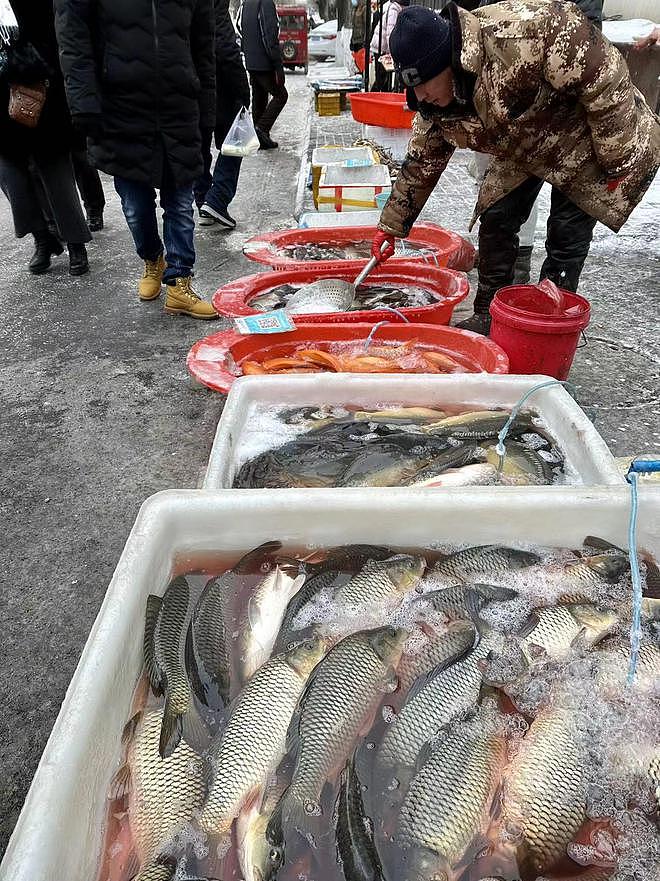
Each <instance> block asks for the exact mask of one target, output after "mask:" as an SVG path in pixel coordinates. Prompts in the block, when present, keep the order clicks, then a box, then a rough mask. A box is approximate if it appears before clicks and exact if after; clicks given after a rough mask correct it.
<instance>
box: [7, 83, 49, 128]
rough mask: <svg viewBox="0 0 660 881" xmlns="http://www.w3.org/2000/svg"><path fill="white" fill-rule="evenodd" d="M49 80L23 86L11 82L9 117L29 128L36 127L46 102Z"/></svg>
mask: <svg viewBox="0 0 660 881" xmlns="http://www.w3.org/2000/svg"><path fill="white" fill-rule="evenodd" d="M47 89H48V82H47V81H44V82H41V83H35V84H34V85H32V86H23V85H19V84H17V83H11V84H10V86H9V118H10V119H13V120H14V122H17V123H18V124H19V125H24V126H27V128H36V127H37V124H38V122H39V117H40V116H41V111H42V110H43V109H44V104H45V103H46V90H47Z"/></svg>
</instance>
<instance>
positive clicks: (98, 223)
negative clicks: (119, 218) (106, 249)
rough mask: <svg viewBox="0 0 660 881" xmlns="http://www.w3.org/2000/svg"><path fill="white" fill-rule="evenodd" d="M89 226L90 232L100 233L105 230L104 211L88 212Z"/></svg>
mask: <svg viewBox="0 0 660 881" xmlns="http://www.w3.org/2000/svg"><path fill="white" fill-rule="evenodd" d="M87 226H88V227H89V231H90V232H100V231H101V230H102V229H103V209H102V208H101V209H97V208H95V209H94V210H93V211H88V212H87Z"/></svg>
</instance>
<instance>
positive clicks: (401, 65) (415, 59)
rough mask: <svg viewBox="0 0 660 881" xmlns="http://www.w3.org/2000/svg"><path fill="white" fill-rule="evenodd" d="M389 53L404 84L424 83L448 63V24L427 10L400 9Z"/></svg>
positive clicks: (414, 7)
mask: <svg viewBox="0 0 660 881" xmlns="http://www.w3.org/2000/svg"><path fill="white" fill-rule="evenodd" d="M390 52H391V53H392V58H393V59H394V64H395V67H396V69H397V71H398V72H399V73H400V75H401V79H402V80H403V82H404V84H405V85H406V86H410V87H414V86H419V85H421V84H422V83H426V82H428V81H429V80H430V79H433V77H434V76H437V75H438V74H439V73H442V71H443V70H445V68H447V67H449V66H450V64H451V25H450V24H449V22H448V21H447V20H446V19H444V18H441V17H440V16H439V15H437V14H436V13H435V12H433V11H432V10H431V9H426V7H424V6H409V7H408V8H407V9H402V10H401V12H400V13H399V17H398V18H397V20H396V24H395V26H394V30H393V31H392V34H391V36H390Z"/></svg>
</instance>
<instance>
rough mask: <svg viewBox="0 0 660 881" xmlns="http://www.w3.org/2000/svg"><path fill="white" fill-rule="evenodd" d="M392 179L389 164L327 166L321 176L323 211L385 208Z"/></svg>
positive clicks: (319, 202)
mask: <svg viewBox="0 0 660 881" xmlns="http://www.w3.org/2000/svg"><path fill="white" fill-rule="evenodd" d="M391 192H392V181H391V178H390V172H389V169H388V168H387V166H386V165H363V166H359V165H358V166H346V165H326V166H324V167H323V169H322V170H321V177H320V179H319V186H318V195H317V199H316V202H317V207H318V209H319V211H336V212H343V211H363V210H365V209H366V210H369V209H372V210H373V209H375V208H382V207H383V205H384V204H385V202H386V201H387V199H388V198H389V195H390V193H391Z"/></svg>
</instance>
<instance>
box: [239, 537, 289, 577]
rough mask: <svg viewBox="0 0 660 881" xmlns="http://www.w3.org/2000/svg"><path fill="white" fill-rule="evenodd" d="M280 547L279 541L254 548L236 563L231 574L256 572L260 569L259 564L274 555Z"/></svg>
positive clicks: (267, 542)
mask: <svg viewBox="0 0 660 881" xmlns="http://www.w3.org/2000/svg"><path fill="white" fill-rule="evenodd" d="M281 547H282V542H281V541H266V542H264V543H263V544H261V545H259V547H257V548H254V549H253V550H251V551H248V553H247V554H245V555H244V556H242V557H241V559H240V560H239V561H238V563H237V564H236V565H235V566H234V568H233V570H232V572H239V573H250V572H252V573H254V572H258V571H259V569H260V564H261V563H263V562H264V560H265V559H266V558H267V557H270V556H272V555H273V554H276V553H277V551H279V550H280V548H281Z"/></svg>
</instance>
